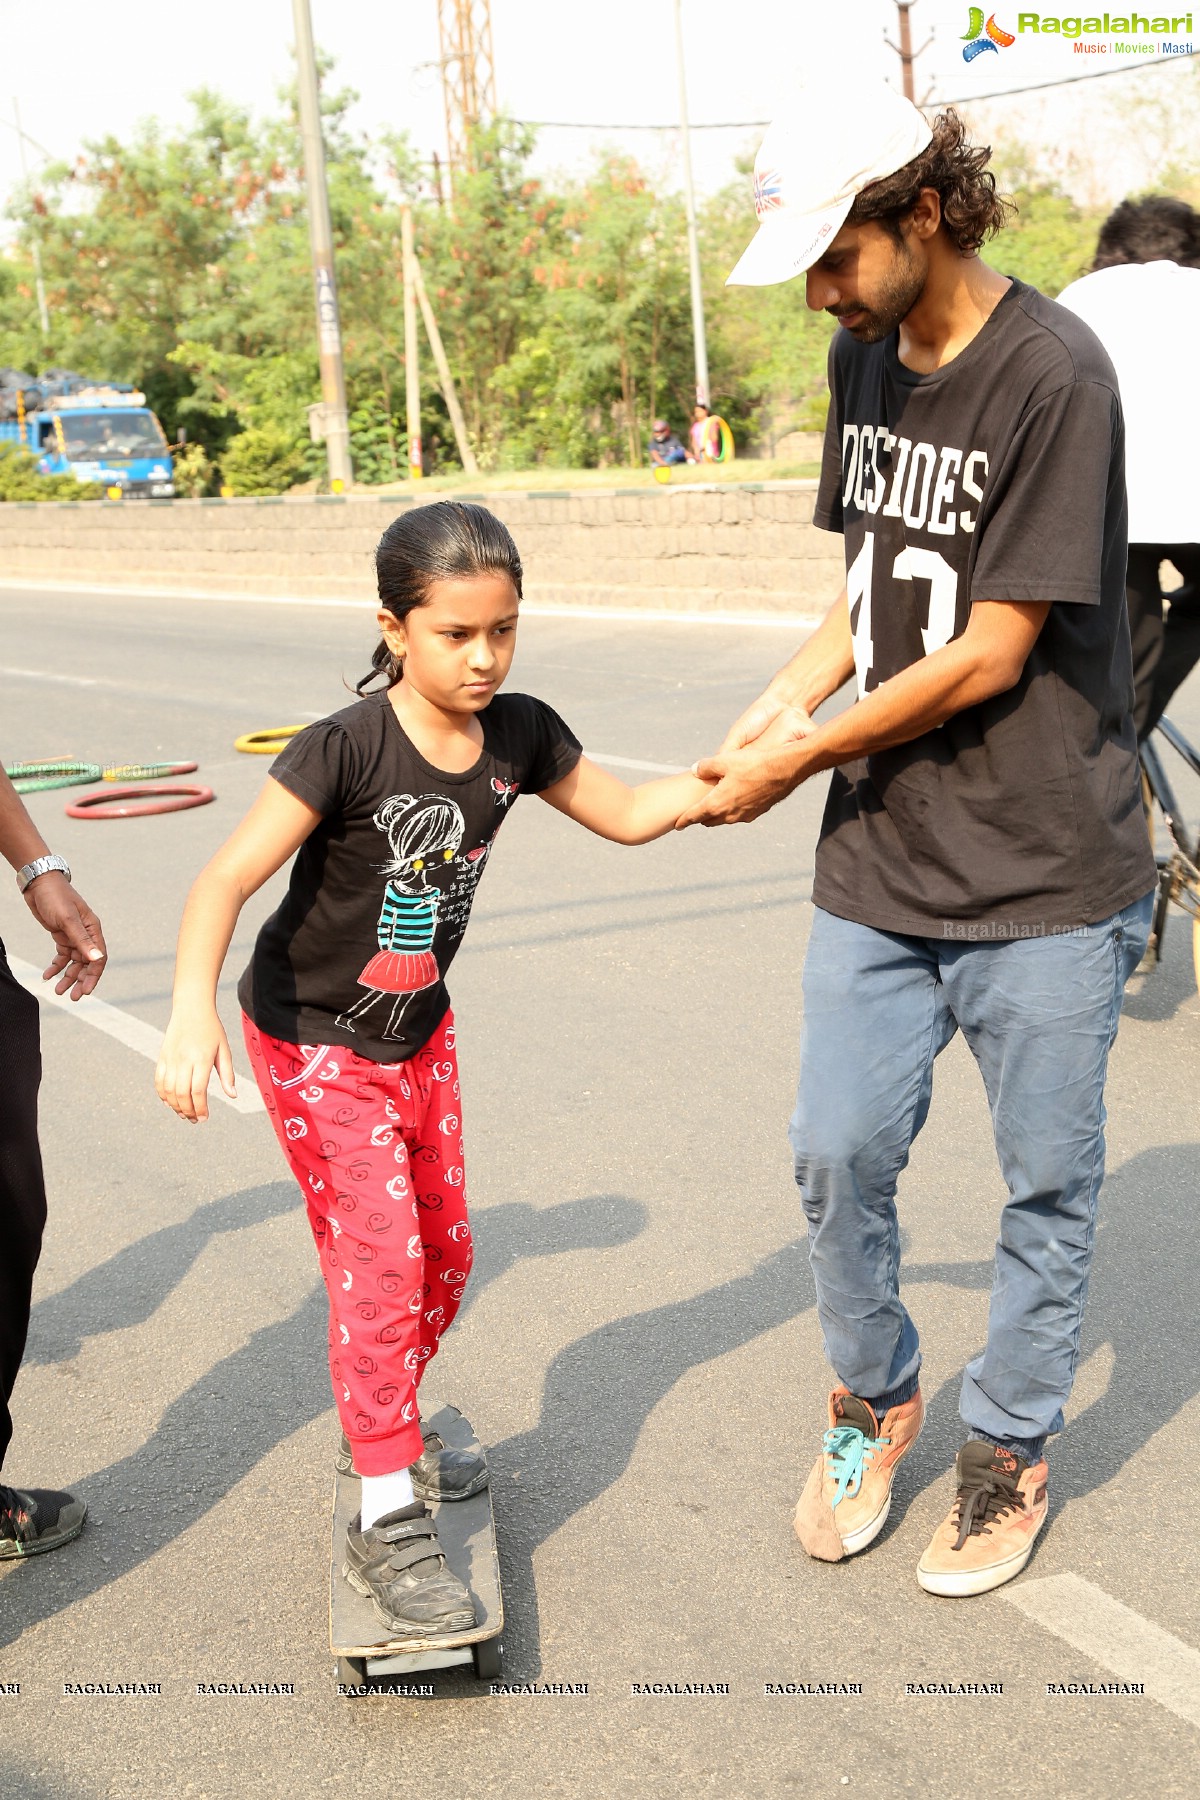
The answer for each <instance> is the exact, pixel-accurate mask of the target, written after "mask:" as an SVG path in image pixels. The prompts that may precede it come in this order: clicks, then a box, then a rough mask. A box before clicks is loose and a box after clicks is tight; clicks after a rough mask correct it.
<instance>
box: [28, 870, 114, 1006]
mask: <svg viewBox="0 0 1200 1800" xmlns="http://www.w3.org/2000/svg"><path fill="white" fill-rule="evenodd" d="M25 904H26V906H28V908H29V910H30V912H31V913H32V914H33V916H34V918H35V919H36V920H37V922H38V924H39V925H42V926H44V927H45V929H46V930H47V931H48V932H49V933H50V936H51V937H52V938H53V939H54V960H53V962H52V963H51V964H50V967H49V968H48V969H46V970H45V971H44V972H43V975H42V980H43V981H54V977H55V976H56V975H57V976H58V977H59V980H58V981H57V982H56V983H55V987H54V991H55V993H56V994H65V993H66V991H67V989H68V988H70V989H71V998H72V1000H80V999H82V997H83V996H84V994H90V993H91V991H92V989H93V988H94V987H95V985H96V983H97V982H98V981H99V979H100V977H101V975H103V973H104V969H105V965H106V962H107V959H108V950H107V947H106V946H105V942H104V933H103V931H101V929H100V921H99V919H98V918H97V917H96V915H95V913H94V912H93V911H92V909H91V907H90V906H89V905H88V904H87V901H86V900H84V899H83V897H82V895H80V894H77V893H76V892H75V889H74V888H73V887H72V886H71V884H70V882H69V881H68V880H67V878H66V876H65V875H60V874H59V873H58V871H57V870H53V869H52V870H51V871H50V873H49V874H47V875H39V876H38V878H37V880H36V881H31V882H30V884H29V886H28V887H27V888H26V889H25Z"/></svg>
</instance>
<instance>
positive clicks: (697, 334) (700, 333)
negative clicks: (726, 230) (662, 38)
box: [675, 0, 709, 406]
mask: <svg viewBox="0 0 1200 1800" xmlns="http://www.w3.org/2000/svg"><path fill="white" fill-rule="evenodd" d="M675 57H676V61H677V63H678V66H679V125H680V130H681V132H682V135H683V197H684V205H685V206H686V208H687V234H688V274H689V276H690V279H691V287H692V343H693V346H694V348H695V352H696V403H697V405H698V406H707V405H708V403H709V392H708V344H707V342H706V341H705V336H704V295H703V293H702V292H701V288H700V240H699V238H698V236H697V234H696V192H695V189H694V187H693V186H692V146H691V139H690V134H689V131H688V109H687V81H686V79H685V76H684V69H683V14H682V11H681V0H675Z"/></svg>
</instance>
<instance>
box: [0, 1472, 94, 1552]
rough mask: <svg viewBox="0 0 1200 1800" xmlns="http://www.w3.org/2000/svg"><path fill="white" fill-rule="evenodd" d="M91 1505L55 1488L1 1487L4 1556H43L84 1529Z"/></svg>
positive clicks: (0, 1534)
mask: <svg viewBox="0 0 1200 1800" xmlns="http://www.w3.org/2000/svg"><path fill="white" fill-rule="evenodd" d="M86 1518H87V1505H86V1503H85V1502H84V1501H82V1500H76V1499H73V1498H72V1496H71V1495H70V1494H59V1493H56V1492H55V1490H54V1489H53V1488H10V1487H4V1486H0V1558H5V1557H7V1558H9V1559H10V1560H11V1559H12V1558H14V1557H18V1556H39V1555H40V1554H41V1552H42V1551H43V1550H57V1549H58V1546H59V1545H60V1544H69V1543H70V1541H71V1539H72V1538H77V1537H78V1536H79V1534H80V1532H81V1531H82V1530H83V1521H84V1520H85V1519H86Z"/></svg>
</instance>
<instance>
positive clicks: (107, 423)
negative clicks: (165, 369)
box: [0, 387, 175, 500]
mask: <svg viewBox="0 0 1200 1800" xmlns="http://www.w3.org/2000/svg"><path fill="white" fill-rule="evenodd" d="M9 410H15V411H16V414H17V416H16V417H15V418H9V419H3V418H0V444H2V443H9V444H19V445H20V446H21V447H22V449H25V450H28V451H29V452H30V454H31V455H32V456H34V457H35V458H36V459H37V466H38V469H39V471H40V473H41V474H43V475H74V477H75V479H76V481H88V482H96V483H98V484H100V485H101V486H102V487H104V488H105V489H106V490H108V491H110V492H113V493H114V494H115V492H116V491H118V490H119V492H120V494H121V497H122V498H128V499H131V500H132V499H148V500H170V499H172V498H173V497H174V493H175V471H174V465H173V464H172V461H171V451H170V447H169V445H168V444H167V440H166V438H165V436H164V435H163V428H162V426H161V425H160V424H159V422H158V420H157V419H156V418H155V416H154V414H153V413H152V412H151V411H150V408H149V407H148V406H147V405H146V396H145V394H139V393H138V392H137V391H136V390H135V389H133V388H119V387H79V388H77V389H76V391H75V392H73V393H65V394H55V395H52V396H50V397H49V398H46V399H43V400H41V401H40V403H39V404H37V405H36V407H31V408H29V409H28V410H27V409H26V407H25V405H24V404H21V405H20V406H16V407H14V408H12V409H9Z"/></svg>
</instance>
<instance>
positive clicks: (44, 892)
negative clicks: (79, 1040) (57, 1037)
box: [0, 769, 108, 1000]
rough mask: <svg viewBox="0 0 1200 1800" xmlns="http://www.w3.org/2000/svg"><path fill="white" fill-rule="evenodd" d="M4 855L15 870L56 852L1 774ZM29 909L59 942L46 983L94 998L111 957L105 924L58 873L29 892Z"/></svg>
mask: <svg viewBox="0 0 1200 1800" xmlns="http://www.w3.org/2000/svg"><path fill="white" fill-rule="evenodd" d="M0 855H2V856H4V857H5V858H7V860H8V861H9V862H10V863H11V864H12V866H13V868H14V869H23V868H24V867H25V864H26V863H31V862H36V861H37V859H38V857H39V856H49V855H50V847H49V845H48V844H47V843H46V840H45V838H44V837H43V836H42V834H41V832H40V831H39V830H38V828H37V826H36V825H35V824H34V822H33V820H32V819H31V818H30V816H29V814H28V813H27V812H26V810H25V807H24V804H23V803H22V800H21V796H20V794H18V792H17V790H16V788H15V787H14V786H13V784H12V782H11V781H10V780H9V778H8V776H7V775H6V774H5V772H4V770H3V769H0ZM24 899H25V904H26V906H27V907H28V908H29V910H30V912H31V913H32V914H33V916H34V918H35V919H36V920H37V922H38V924H39V925H41V926H43V927H44V928H45V930H47V931H48V932H49V933H50V936H51V937H52V938H53V939H54V957H53V960H52V962H51V964H50V967H49V968H48V969H45V970H43V972H42V980H43V981H54V977H55V976H56V975H57V976H58V978H59V979H58V981H57V982H55V987H54V991H55V993H56V994H65V993H66V991H67V989H68V988H70V990H71V998H72V1000H80V999H82V997H83V996H84V994H90V993H91V991H92V989H93V988H94V987H95V985H96V983H97V982H98V981H99V979H100V977H101V975H103V973H104V966H105V962H106V959H107V957H108V949H107V946H106V945H105V942H104V933H103V931H101V929H100V921H99V919H98V918H97V917H96V915H95V913H94V912H93V911H92V909H91V907H90V906H89V905H88V904H87V901H86V900H84V898H83V896H82V895H81V894H77V893H76V892H75V889H74V888H73V887H72V886H71V884H70V882H69V881H68V880H67V878H66V876H65V875H63V874H62V873H61V872H60V871H59V870H57V869H50V870H48V871H47V872H46V874H45V875H39V876H37V877H36V879H35V880H33V881H31V882H30V884H29V886H28V887H27V888H26V889H25V895H24Z"/></svg>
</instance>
